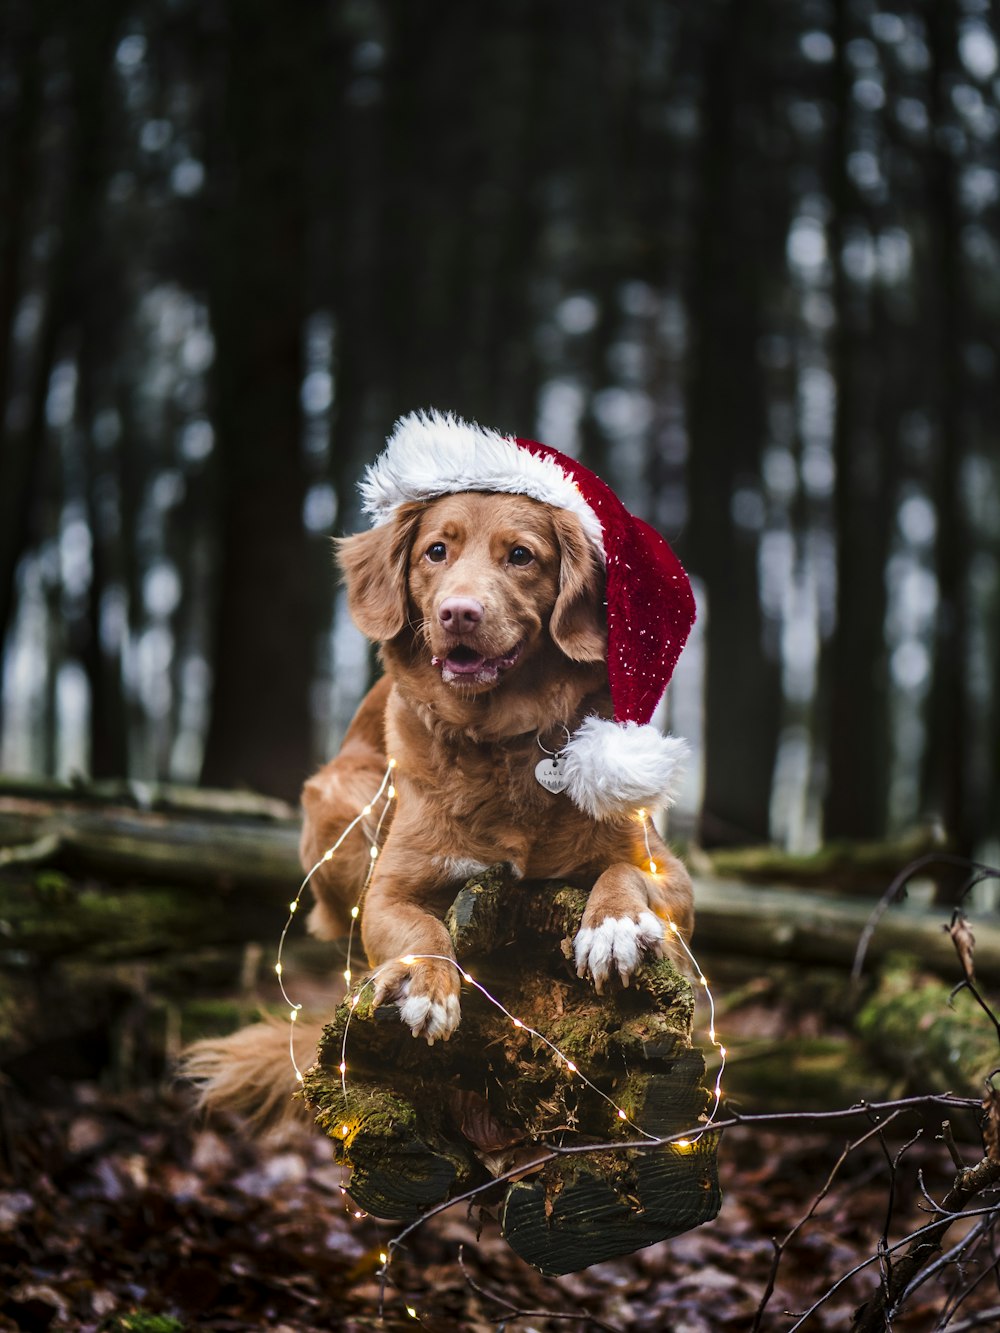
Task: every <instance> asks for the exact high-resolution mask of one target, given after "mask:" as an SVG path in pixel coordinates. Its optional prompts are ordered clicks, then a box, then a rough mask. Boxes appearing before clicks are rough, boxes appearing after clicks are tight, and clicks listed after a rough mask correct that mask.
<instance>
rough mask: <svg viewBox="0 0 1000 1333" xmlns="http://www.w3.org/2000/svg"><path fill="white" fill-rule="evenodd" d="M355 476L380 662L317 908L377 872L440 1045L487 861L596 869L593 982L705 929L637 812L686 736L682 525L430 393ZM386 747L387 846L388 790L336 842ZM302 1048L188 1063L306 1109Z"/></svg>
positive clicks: (387, 946) (381, 941) (361, 805)
mask: <svg viewBox="0 0 1000 1333" xmlns="http://www.w3.org/2000/svg"><path fill="white" fill-rule="evenodd" d="M361 490H362V494H363V496H364V499H365V508H366V510H367V511H368V513H369V514H370V515H371V516H372V518H373V522H374V526H373V527H372V529H371V530H370V531H367V532H363V533H360V534H359V535H357V536H354V537H348V538H346V539H345V540H343V541H341V542H340V543H339V549H338V554H339V559H340V563H341V567H342V569H343V572H344V576H345V578H346V581H347V592H348V600H349V603H350V608H351V612H352V614H353V616H354V619H355V621H356V622H357V624H358V625H359V627H360V628H361V629H362V630H363V631H364V633H365V634H367V635H368V636H369V637H370V638H371V639H373V640H374V641H375V642H376V643H378V644H379V645H380V649H381V656H382V661H383V663H384V666H385V676H384V677H383V679H382V680H381V681H379V683H378V684H377V685H376V686H375V687H374V688H373V689H372V690H371V692H370V693H369V694H368V696H367V698H366V699H365V700H364V702H363V703H362V705H361V707H360V708H359V709H358V712H357V715H356V716H355V718H354V720H353V721H352V723H351V725H350V728H349V729H348V732H347V735H346V737H345V739H344V743H343V746H342V748H341V751H340V753H339V755H338V756H337V757H336V758H335V759H333V760H332V761H331V762H330V763H329V764H327V765H326V767H325V768H323V769H321V770H320V772H319V773H317V774H316V776H315V777H313V778H311V779H310V780H309V781H308V782H307V783H306V786H305V790H304V792H303V804H304V807H305V825H304V828H303V833H302V844H301V854H302V861H303V865H304V867H305V868H306V869H307V870H308V869H310V868H313V867H314V868H315V873H314V874H313V875H312V877H311V884H312V886H313V889H314V891H315V895H316V905H315V907H314V908H313V911H312V913H311V915H310V918H309V925H310V929H311V930H312V931H313V933H314V934H316V935H318V936H320V937H321V938H332V937H334V936H337V935H339V934H341V933H342V932H343V930H344V928H345V927H346V924H347V921H348V919H349V912H350V909H352V908H353V907H354V906H355V905H356V904H357V903H358V902H359V898H360V897H361V895H362V893H363V892H364V885H365V882H366V878H367V876H368V875H369V872H371V880H370V883H369V886H368V889H367V893H366V897H365V901H364V903H363V908H362V915H361V930H362V938H363V941H364V946H365V950H366V952H367V954H368V961H369V963H370V964H371V966H372V967H373V968H374V969H377V972H376V977H375V986H376V994H377V997H378V999H379V1000H380V1001H382V1000H388V999H391V1000H394V1001H395V1003H396V1004H397V1005H398V1006H399V1010H400V1016H401V1018H402V1020H403V1022H405V1023H406V1024H408V1025H409V1027H410V1028H411V1029H412V1031H413V1034H414V1035H415V1036H423V1037H425V1038H426V1039H427V1041H428V1042H434V1041H435V1040H436V1039H437V1038H439V1037H441V1038H444V1039H447V1038H448V1037H449V1036H450V1035H451V1033H452V1032H453V1031H454V1030H455V1027H456V1025H457V1024H458V1021H459V973H458V970H457V968H456V967H455V965H454V964H453V963H452V962H450V961H449V960H450V959H452V956H453V955H452V947H451V941H450V938H449V935H448V932H447V930H446V929H445V926H444V922H443V920H442V917H443V914H444V913H445V911H446V910H447V907H448V905H449V903H450V902H451V900H452V898H453V897H454V894H455V891H456V888H457V887H458V886H459V885H460V884H461V883H462V882H463V881H464V880H466V879H467V878H468V877H469V876H470V875H472V874H474V873H475V872H476V871H477V870H478V869H480V868H482V867H483V866H485V865H488V864H492V863H494V862H497V861H506V862H507V863H508V864H509V865H510V867H511V870H512V872H513V874H514V876H515V877H518V878H523V879H525V880H529V881H530V880H533V879H549V878H555V879H563V880H567V881H570V882H574V881H575V882H577V883H579V884H581V885H582V886H585V887H586V886H592V887H591V889H590V897H589V899H588V903H587V907H586V911H585V913H584V917H583V922H582V924H581V927H580V930H579V932H578V933H577V936H576V940H575V956H576V964H577V969H578V972H579V974H580V976H586V975H588V974H589V976H590V977H591V978H592V979H593V981H594V983H595V984H596V986H597V987H598V989H600V988H601V987H602V986H603V985H604V984H605V983H606V982H607V981H608V980H609V979H610V978H618V979H619V980H620V981H621V983H622V984H623V985H627V984H628V981H629V978H630V977H631V975H632V973H633V972H634V971H635V969H636V967H638V965H639V964H640V962H641V961H642V960H643V958H644V957H648V956H652V955H656V954H658V953H660V952H662V951H663V950H664V949H665V948H667V947H670V946H671V945H673V946H674V947H675V949H678V950H681V952H683V950H682V948H681V945H680V944H679V942H678V937H677V935H675V934H674V933H673V930H671V929H669V928H668V927H674V928H676V931H677V932H678V933H679V936H680V937H681V938H682V939H683V940H686V939H687V938H688V937H689V936H690V932H691V926H692V909H691V885H690V881H689V879H688V876H687V872H686V871H685V870H684V867H683V866H682V865H681V863H680V862H679V861H677V860H676V859H675V858H674V857H673V856H671V855H670V853H669V852H668V851H667V849H666V848H665V847H664V845H663V843H662V842H661V841H660V839H659V837H658V836H657V835H656V833H655V831H654V830H653V829H652V827H651V826H650V825H649V824H648V822H647V819H646V816H645V814H643V815H642V816H641V817H639V815H638V811H639V809H640V807H650V806H653V805H655V804H657V803H658V802H661V801H663V800H666V799H667V798H668V792H669V789H670V787H671V785H672V783H673V780H674V776H675V772H676V769H677V766H678V763H679V761H680V760H681V759H682V758H683V756H684V754H685V752H686V746H685V744H684V742H683V741H678V740H676V739H675V738H673V737H665V736H664V735H663V734H662V733H661V732H660V731H659V729H658V728H656V727H655V726H653V725H651V723H650V718H651V716H652V713H653V710H654V708H655V707H656V705H657V703H658V701H659V699H660V698H661V697H662V695H663V691H664V690H665V688H666V685H667V681H668V680H669V678H670V674H671V672H672V670H673V667H674V664H675V663H676V660H677V657H678V655H679V653H680V651H681V648H682V647H683V644H684V641H685V639H686V637H687V634H688V632H689V630H690V627H691V624H692V622H693V620H694V601H693V598H692V596H691V590H690V585H689V583H688V580H687V576H686V575H685V573H684V571H683V569H682V568H681V566H680V565H679V563H678V562H677V560H676V557H675V556H674V554H673V552H672V551H671V550H670V548H669V546H668V545H667V543H666V542H665V541H664V540H663V538H662V537H660V536H659V535H658V534H656V533H655V532H653V530H652V529H651V528H649V527H648V526H647V525H646V524H645V523H643V522H642V520H641V519H638V518H636V517H634V516H633V515H631V514H629V513H628V511H627V510H626V509H625V507H624V506H623V505H622V503H621V501H620V500H619V499H618V497H617V496H616V495H615V494H614V492H613V491H611V490H610V489H609V488H608V487H607V486H606V485H605V484H604V482H602V481H601V480H600V478H598V477H596V476H595V475H594V474H593V473H591V472H590V471H589V470H588V469H586V468H585V467H583V466H582V465H581V464H579V463H577V462H576V461H575V460H573V459H571V458H568V457H566V456H565V455H563V454H558V453H557V452H556V451H555V450H552V449H549V448H547V447H546V446H545V445H539V444H536V443H534V442H532V441H526V440H521V439H517V438H515V437H511V436H502V435H499V434H498V433H497V432H495V431H491V430H487V429H484V428H482V427H480V426H478V425H476V424H475V423H471V424H470V423H467V422H464V421H461V420H460V419H458V418H455V417H452V416H447V415H442V414H440V413H436V412H431V413H426V414H425V413H415V414H413V415H411V416H409V417H404V418H402V419H401V420H400V421H399V422H397V425H396V429H395V431H394V433H393V435H392V436H391V437H390V439H389V441H388V445H387V448H386V450H385V452H384V453H383V454H382V455H381V456H380V458H379V459H378V460H377V461H376V462H375V463H374V464H373V465H372V466H371V467H370V468H369V469H368V470H367V472H366V475H365V478H364V480H363V482H362V485H361ZM546 755H548V756H551V757H550V758H546ZM390 758H391V759H392V760H394V761H395V768H394V770H393V774H394V781H395V786H396V789H397V798H398V799H397V800H396V801H395V802H393V805H392V806H391V807H390V809H392V810H393V811H394V813H393V819H392V823H391V825H384V826H383V829H382V833H383V835H385V836H384V845H383V847H382V849H381V852H380V854H379V855H378V857H377V859H376V861H375V863H374V867H373V866H372V860H371V856H370V848H371V845H372V837H373V835H374V827H373V825H374V820H375V815H374V814H373V813H372V812H371V811H368V813H367V815H365V818H364V820H363V821H362V823H361V824H360V825H359V826H358V827H357V828H355V829H354V831H353V832H351V833H350V834H349V835H348V836H347V837H346V839H344V840H343V842H342V845H341V846H340V848H339V850H338V852H337V853H336V855H335V856H333V857H332V858H330V859H327V857H326V852H327V850H328V849H329V848H331V847H332V846H333V844H334V843H335V842H337V841H338V840H339V839H341V837H342V835H343V834H344V832H345V829H346V828H347V826H348V825H349V824H350V823H351V822H352V821H353V820H355V819H356V818H357V817H358V816H359V814H362V812H365V810H366V807H367V806H368V805H369V803H370V802H371V801H372V800H373V797H374V796H375V794H376V792H377V791H378V790H379V786H380V783H381V782H382V779H383V776H384V775H385V773H386V769H387V767H388V764H389V760H390ZM386 827H388V833H387V834H386ZM513 891H514V892H517V891H518V890H517V889H514V890H513ZM522 891H524V892H530V889H524V890H522ZM299 1027H300V1029H301V1025H299ZM319 1033H320V1029H319V1028H316V1029H315V1032H314V1033H313V1034H310V1035H314V1036H315V1037H316V1039H318V1037H319ZM302 1035H303V1039H304V1038H305V1034H302ZM285 1045H287V1029H286V1030H284V1031H283V1030H282V1029H281V1028H280V1027H277V1026H273V1025H272V1026H268V1025H266V1024H258V1025H256V1026H254V1027H251V1028H245V1029H244V1030H243V1031H242V1032H237V1033H235V1034H234V1035H233V1036H231V1037H227V1038H221V1039H218V1040H215V1039H209V1040H206V1041H202V1042H199V1043H197V1044H196V1045H195V1046H193V1047H192V1048H191V1049H190V1050H189V1051H188V1053H187V1055H186V1057H185V1071H186V1072H187V1074H188V1075H189V1076H190V1077H192V1078H194V1079H195V1080H196V1081H197V1082H198V1083H200V1085H201V1094H202V1102H203V1104H205V1105H211V1106H226V1107H230V1108H232V1109H236V1110H239V1111H241V1112H243V1113H244V1114H246V1115H249V1116H251V1117H252V1118H255V1119H257V1120H258V1121H263V1120H266V1119H267V1118H268V1117H269V1115H271V1113H273V1112H278V1113H280V1112H281V1111H282V1109H284V1110H285V1111H287V1110H288V1109H289V1106H290V1103H289V1101H288V1098H287V1084H286V1083H285V1082H284V1081H283V1080H282V1079H281V1078H280V1075H279V1072H278V1071H279V1070H280V1069H282V1068H283V1067H285V1065H284V1060H283V1058H282V1047H283V1046H285Z"/></svg>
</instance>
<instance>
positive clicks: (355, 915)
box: [351, 906, 361, 921]
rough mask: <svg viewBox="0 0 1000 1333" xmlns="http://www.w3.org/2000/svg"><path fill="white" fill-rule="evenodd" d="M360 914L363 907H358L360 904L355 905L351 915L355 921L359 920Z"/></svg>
mask: <svg viewBox="0 0 1000 1333" xmlns="http://www.w3.org/2000/svg"><path fill="white" fill-rule="evenodd" d="M360 914H361V908H360V907H358V906H354V907H352V908H351V916H352V917H353V918H354V920H355V921H357V919H358V917H359V915H360Z"/></svg>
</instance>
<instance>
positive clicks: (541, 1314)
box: [458, 1245, 622, 1333]
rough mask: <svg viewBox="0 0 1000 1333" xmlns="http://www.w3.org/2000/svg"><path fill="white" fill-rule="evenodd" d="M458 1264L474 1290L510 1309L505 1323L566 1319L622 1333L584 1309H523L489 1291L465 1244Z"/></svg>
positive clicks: (460, 1252)
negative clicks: (470, 1264) (469, 1264)
mask: <svg viewBox="0 0 1000 1333" xmlns="http://www.w3.org/2000/svg"><path fill="white" fill-rule="evenodd" d="M458 1266H459V1268H461V1270H462V1276H463V1277H464V1278H465V1281H466V1283H467V1284H468V1285H469V1286H470V1287H471V1288H472V1290H473V1291H474V1292H476V1293H477V1294H478V1295H480V1296H483V1297H485V1299H486V1300H488V1301H492V1302H493V1303H494V1304H495V1305H499V1306H500V1307H501V1308H502V1309H504V1310H509V1311H510V1314H509V1315H507V1316H506V1318H505V1319H504V1320H503V1324H505V1325H506V1324H509V1323H510V1322H511V1320H513V1319H565V1320H566V1321H567V1322H572V1323H577V1324H579V1323H587V1324H590V1325H591V1326H592V1327H593V1328H601V1329H604V1330H605V1333H622V1330H621V1329H620V1328H619V1327H618V1325H617V1324H606V1323H604V1321H603V1320H601V1319H596V1318H595V1317H594V1316H593V1315H592V1314H587V1313H585V1312H582V1311H572V1310H566V1311H562V1310H522V1309H521V1307H520V1306H518V1305H515V1304H514V1302H513V1301H509V1300H507V1298H506V1296H501V1295H500V1294H499V1292H495V1291H488V1290H487V1288H486V1287H482V1286H480V1285H479V1283H478V1282H477V1281H476V1280H475V1278H473V1276H472V1274H471V1273H470V1272H469V1270H468V1269H467V1268H466V1266H465V1246H464V1245H460V1246H459V1247H458Z"/></svg>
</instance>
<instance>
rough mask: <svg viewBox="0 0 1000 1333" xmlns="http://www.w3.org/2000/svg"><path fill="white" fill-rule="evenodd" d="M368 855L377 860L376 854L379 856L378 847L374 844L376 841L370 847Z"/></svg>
mask: <svg viewBox="0 0 1000 1333" xmlns="http://www.w3.org/2000/svg"><path fill="white" fill-rule="evenodd" d="M368 855H369V856H370V857H371V859H372V860H373V861H374V860H375V858H376V856H378V848H377V847H376V846H375V845H374V843H373V844H372V846H371V847H370V848H369V850H368Z"/></svg>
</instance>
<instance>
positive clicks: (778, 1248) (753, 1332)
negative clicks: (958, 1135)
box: [750, 1111, 903, 1333]
mask: <svg viewBox="0 0 1000 1333" xmlns="http://www.w3.org/2000/svg"><path fill="white" fill-rule="evenodd" d="M902 1114H903V1112H902V1111H894V1112H893V1113H892V1115H891V1116H889V1118H888V1119H887V1120H886V1121H885V1122H884V1123H883V1124H878V1125H875V1126H873V1127H872V1128H871V1129H869V1130H868V1131H867V1132H866V1133H864V1134H862V1135H861V1137H860V1138H859V1139H855V1140H854V1142H853V1143H848V1144H847V1145H846V1147H845V1148H844V1150H843V1152H842V1153H841V1154H840V1156H839V1157H838V1158H837V1160H836V1161H835V1162H834V1164H833V1166H832V1168H831V1170H830V1174H829V1175H828V1176H827V1178H826V1182H825V1184H824V1185H823V1187H822V1189H821V1190H820V1191H819V1193H818V1194H817V1195H816V1197H815V1199H813V1201H812V1204H811V1206H810V1208H809V1211H808V1212H807V1213H805V1214H804V1215H803V1216H802V1217H801V1218H799V1220H798V1222H796V1223H795V1225H794V1226H793V1227H792V1229H791V1231H789V1233H788V1235H787V1236H786V1237H785V1238H784V1240H782V1241H776V1240H772V1242H771V1243H772V1245H773V1246H774V1259H773V1261H772V1263H771V1271H770V1273H769V1274H768V1278H767V1287H766V1288H765V1291H764V1294H763V1296H762V1297H761V1299H760V1304H759V1305H758V1306H757V1311H756V1313H755V1315H754V1321H753V1324H752V1326H751V1329H750V1333H759V1329H760V1321H761V1319H763V1317H764V1311H765V1310H766V1309H767V1305H768V1302H769V1301H770V1299H771V1297H772V1295H773V1294H774V1284H775V1281H776V1280H777V1277H778V1268H779V1267H780V1265H781V1260H782V1258H783V1257H784V1253H785V1250H786V1249H787V1248H788V1246H789V1245H790V1244H791V1242H792V1241H793V1240H794V1239H795V1237H796V1236H797V1235H798V1233H799V1232H800V1231H801V1230H802V1228H803V1227H804V1226H805V1224H806V1223H807V1222H808V1221H809V1220H810V1219H811V1218H812V1217H813V1215H814V1214H815V1212H816V1209H817V1208H818V1207H819V1205H820V1204H821V1203H822V1202H823V1200H824V1199H825V1198H826V1196H827V1195H828V1194H829V1192H830V1190H831V1188H832V1186H833V1182H834V1180H835V1179H836V1177H837V1173H838V1172H839V1170H840V1168H841V1167H842V1166H843V1165H844V1163H845V1162H846V1161H847V1159H848V1157H849V1156H850V1155H851V1153H852V1152H854V1151H855V1149H857V1148H860V1147H861V1145H862V1144H863V1143H867V1142H868V1140H869V1139H870V1138H872V1137H873V1136H874V1135H876V1134H880V1133H881V1132H882V1130H883V1129H884V1128H885V1126H886V1125H890V1124H892V1122H893V1120H895V1119H896V1118H897V1117H898V1116H901V1115H902Z"/></svg>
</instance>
